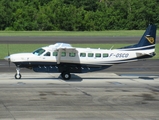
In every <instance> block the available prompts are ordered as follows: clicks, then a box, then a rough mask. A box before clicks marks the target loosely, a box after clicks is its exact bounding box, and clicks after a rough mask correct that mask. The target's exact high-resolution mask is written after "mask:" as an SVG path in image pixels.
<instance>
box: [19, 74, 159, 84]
mask: <svg viewBox="0 0 159 120" xmlns="http://www.w3.org/2000/svg"><path fill="white" fill-rule="evenodd" d="M71 75H72V78H71V79H70V80H63V79H62V77H61V76H60V75H59V76H58V77H48V78H46V77H45V78H44V77H43V78H37V77H36V78H33V77H29V78H22V79H23V80H63V81H65V82H81V81H83V80H84V79H87V80H97V79H99V80H113V79H118V80H125V79H142V80H154V79H155V78H158V77H159V76H155V77H150V76H135V77H134V76H132V77H131V76H129V75H128V76H124V77H123V76H120V75H119V76H117V77H110V76H109V77H98V76H97V77H90V76H89V77H86V76H84V77H81V76H79V75H76V74H71ZM17 80H18V79H17Z"/></svg>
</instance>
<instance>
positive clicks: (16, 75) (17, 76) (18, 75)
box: [14, 67, 22, 79]
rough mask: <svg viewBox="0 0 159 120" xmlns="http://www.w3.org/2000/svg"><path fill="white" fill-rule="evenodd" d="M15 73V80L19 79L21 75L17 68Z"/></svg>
mask: <svg viewBox="0 0 159 120" xmlns="http://www.w3.org/2000/svg"><path fill="white" fill-rule="evenodd" d="M16 71H17V73H16V74H15V76H14V77H15V79H21V77H22V75H21V74H20V68H19V67H17V68H16Z"/></svg>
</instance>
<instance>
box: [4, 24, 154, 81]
mask: <svg viewBox="0 0 159 120" xmlns="http://www.w3.org/2000/svg"><path fill="white" fill-rule="evenodd" d="M155 43H156V26H155V25H149V26H148V28H147V29H146V31H145V33H144V34H143V36H142V37H141V39H140V41H139V43H138V44H135V45H131V46H126V47H123V48H119V49H91V48H75V47H72V46H71V45H70V44H67V43H56V44H54V45H49V46H46V47H42V48H39V49H37V50H35V51H34V52H32V53H17V54H12V55H10V56H7V57H5V59H6V60H8V61H9V62H12V63H14V64H15V65H16V71H17V72H16V74H15V79H21V74H20V68H28V69H32V70H33V71H35V72H49V73H55V72H60V73H61V76H62V78H63V79H64V80H69V79H70V78H71V74H70V73H86V72H92V71H98V70H103V69H106V68H108V67H110V66H112V65H114V64H120V63H126V62H132V61H137V60H139V59H144V58H151V57H153V56H154V55H155Z"/></svg>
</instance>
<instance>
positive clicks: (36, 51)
mask: <svg viewBox="0 0 159 120" xmlns="http://www.w3.org/2000/svg"><path fill="white" fill-rule="evenodd" d="M44 52H45V50H44V49H42V48H39V49H37V50H35V51H34V52H33V54H34V55H37V56H40V55H41V54H43V53H44Z"/></svg>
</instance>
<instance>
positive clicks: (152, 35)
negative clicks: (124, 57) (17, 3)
mask: <svg viewBox="0 0 159 120" xmlns="http://www.w3.org/2000/svg"><path fill="white" fill-rule="evenodd" d="M156 28H157V27H156V25H149V26H148V27H147V29H146V31H145V33H144V34H143V36H142V37H141V39H140V41H139V43H138V44H135V45H131V46H127V47H124V48H121V49H128V48H134V49H153V48H155V43H156Z"/></svg>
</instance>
